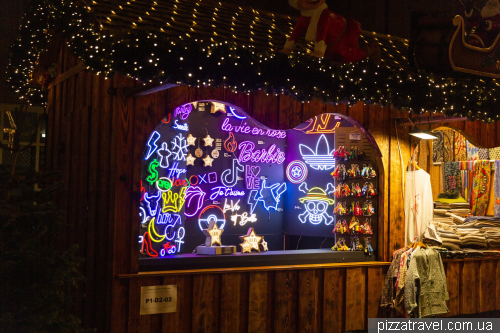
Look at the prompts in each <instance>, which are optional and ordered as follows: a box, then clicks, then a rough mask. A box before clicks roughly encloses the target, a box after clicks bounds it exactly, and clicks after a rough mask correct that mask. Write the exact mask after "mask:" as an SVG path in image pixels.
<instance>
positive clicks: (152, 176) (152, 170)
mask: <svg viewBox="0 0 500 333" xmlns="http://www.w3.org/2000/svg"><path fill="white" fill-rule="evenodd" d="M159 165H160V163H159V162H158V160H157V159H154V160H152V161H151V163H149V176H148V177H147V178H146V180H147V181H148V182H149V183H150V184H151V185H153V184H154V183H155V182H156V181H157V180H158V171H156V168H157V167H158V166H159Z"/></svg>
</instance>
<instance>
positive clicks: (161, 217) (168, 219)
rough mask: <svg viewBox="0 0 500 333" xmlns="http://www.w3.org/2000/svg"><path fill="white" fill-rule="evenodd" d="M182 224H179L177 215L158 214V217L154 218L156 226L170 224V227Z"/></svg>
mask: <svg viewBox="0 0 500 333" xmlns="http://www.w3.org/2000/svg"><path fill="white" fill-rule="evenodd" d="M177 223H178V224H182V222H181V216H180V215H179V214H173V213H165V214H162V213H159V214H158V216H157V217H156V224H171V225H176V224H177Z"/></svg>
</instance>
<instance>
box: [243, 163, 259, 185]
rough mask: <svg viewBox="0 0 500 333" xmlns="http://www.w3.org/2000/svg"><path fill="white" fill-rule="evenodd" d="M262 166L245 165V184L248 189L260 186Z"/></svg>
mask: <svg viewBox="0 0 500 333" xmlns="http://www.w3.org/2000/svg"><path fill="white" fill-rule="evenodd" d="M259 173H260V166H255V165H245V184H246V188H247V190H258V189H259V188H260V178H259V177H257V176H258V175H259Z"/></svg>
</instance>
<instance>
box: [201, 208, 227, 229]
mask: <svg viewBox="0 0 500 333" xmlns="http://www.w3.org/2000/svg"><path fill="white" fill-rule="evenodd" d="M211 221H214V222H215V223H217V225H218V228H219V229H224V226H225V225H226V214H224V211H223V210H222V208H220V207H219V206H215V205H209V206H207V207H205V208H203V210H202V211H201V212H200V215H199V216H198V226H199V227H200V230H201V231H203V229H206V228H207V227H208V226H209V224H210V222H211Z"/></svg>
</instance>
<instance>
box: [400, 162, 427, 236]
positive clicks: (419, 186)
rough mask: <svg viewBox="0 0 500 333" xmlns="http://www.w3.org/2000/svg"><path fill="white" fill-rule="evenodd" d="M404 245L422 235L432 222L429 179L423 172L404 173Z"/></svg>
mask: <svg viewBox="0 0 500 333" xmlns="http://www.w3.org/2000/svg"><path fill="white" fill-rule="evenodd" d="M404 209H405V245H408V244H410V243H411V242H412V241H413V239H414V238H415V237H416V236H420V235H422V234H423V233H424V232H425V230H426V229H427V226H428V225H429V224H430V223H431V222H432V218H433V215H434V204H433V199H432V187H431V177H430V175H429V174H428V173H427V172H425V171H424V170H422V169H420V170H416V171H407V172H406V190H405V202H404Z"/></svg>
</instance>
